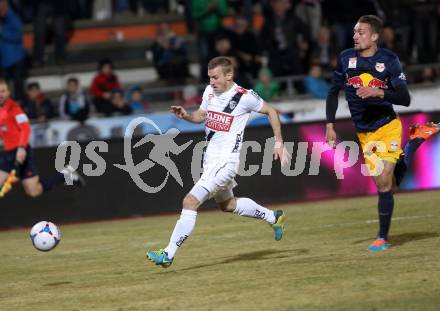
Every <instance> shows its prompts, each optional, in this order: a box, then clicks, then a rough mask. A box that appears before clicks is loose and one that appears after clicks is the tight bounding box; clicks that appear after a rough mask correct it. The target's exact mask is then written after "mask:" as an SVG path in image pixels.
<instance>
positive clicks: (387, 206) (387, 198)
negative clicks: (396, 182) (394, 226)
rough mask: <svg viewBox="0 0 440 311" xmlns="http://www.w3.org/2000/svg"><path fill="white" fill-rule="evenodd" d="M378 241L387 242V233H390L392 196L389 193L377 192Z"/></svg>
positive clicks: (392, 207)
mask: <svg viewBox="0 0 440 311" xmlns="http://www.w3.org/2000/svg"><path fill="white" fill-rule="evenodd" d="M378 207H379V226H380V227H379V228H380V229H379V234H378V238H379V239H385V240H387V241H388V232H389V231H390V225H391V217H392V216H393V209H394V196H393V193H392V192H391V191H388V192H379V206H378Z"/></svg>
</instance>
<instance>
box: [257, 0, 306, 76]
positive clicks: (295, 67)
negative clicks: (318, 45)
mask: <svg viewBox="0 0 440 311" xmlns="http://www.w3.org/2000/svg"><path fill="white" fill-rule="evenodd" d="M270 5H271V10H270V11H269V13H268V15H267V16H265V22H264V25H263V28H262V30H261V32H260V37H261V43H262V47H263V49H264V50H265V51H267V53H268V56H269V64H268V65H269V68H270V70H271V71H272V73H273V75H274V76H276V77H278V76H286V75H295V74H301V73H302V72H303V68H302V65H301V63H302V62H304V61H305V56H306V54H307V51H308V49H309V45H308V41H309V40H308V38H309V35H308V31H307V28H306V27H305V25H304V24H303V23H302V22H301V20H299V19H297V18H295V17H293V16H292V14H291V12H290V11H289V8H290V2H289V1H286V0H272V1H271V2H270Z"/></svg>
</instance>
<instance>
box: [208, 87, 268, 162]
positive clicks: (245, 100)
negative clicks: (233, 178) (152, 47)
mask: <svg viewBox="0 0 440 311" xmlns="http://www.w3.org/2000/svg"><path fill="white" fill-rule="evenodd" d="M240 96H241V97H240ZM238 97H240V98H239V100H236V99H237V98H238ZM263 103H264V101H263V99H262V98H261V97H260V96H258V95H257V94H256V93H255V92H254V91H252V90H246V89H244V88H242V87H240V86H238V85H237V84H235V83H234V85H233V86H232V87H231V88H230V89H229V90H228V91H226V92H224V93H222V94H219V95H216V94H215V93H214V90H213V89H212V87H211V86H210V85H208V86H207V87H206V89H205V92H204V93H203V99H202V104H201V105H200V109H201V110H204V111H205V131H206V135H207V140H208V145H207V148H206V151H205V155H204V156H205V161H207V162H208V161H216V160H225V161H232V162H237V163H238V162H239V158H240V150H241V145H242V143H243V135H244V129H245V127H246V123H247V121H248V119H249V116H250V114H251V112H252V111H255V112H259V111H260V110H261V108H262V107H263Z"/></svg>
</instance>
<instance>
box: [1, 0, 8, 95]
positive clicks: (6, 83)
mask: <svg viewBox="0 0 440 311" xmlns="http://www.w3.org/2000/svg"><path fill="white" fill-rule="evenodd" d="M0 1H1V0H0ZM1 84H4V85H6V86H7V87H8V88H9V85H8V82H6V80H5V79H3V78H0V85H1Z"/></svg>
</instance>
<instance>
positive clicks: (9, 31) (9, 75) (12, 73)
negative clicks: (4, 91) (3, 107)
mask: <svg viewBox="0 0 440 311" xmlns="http://www.w3.org/2000/svg"><path fill="white" fill-rule="evenodd" d="M22 39H23V25H22V22H21V20H20V18H19V17H18V15H17V14H16V13H15V12H14V11H13V10H12V9H11V8H10V7H9V5H8V1H7V0H0V67H1V70H2V72H3V76H4V77H5V78H6V80H8V81H13V87H14V90H13V97H14V98H15V99H16V100H19V101H21V100H22V99H23V97H24V86H23V81H24V80H25V66H24V59H25V51H24V48H23V43H22V41H23V40H22Z"/></svg>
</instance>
